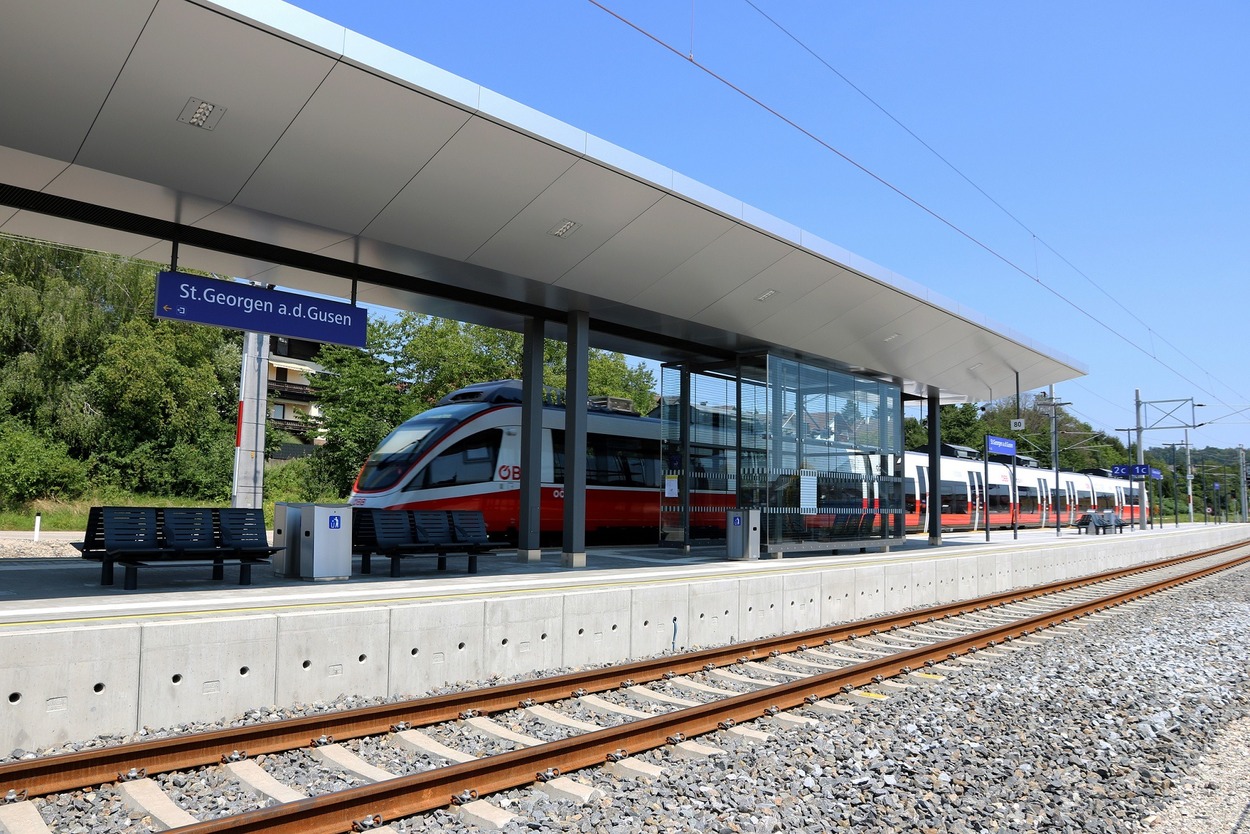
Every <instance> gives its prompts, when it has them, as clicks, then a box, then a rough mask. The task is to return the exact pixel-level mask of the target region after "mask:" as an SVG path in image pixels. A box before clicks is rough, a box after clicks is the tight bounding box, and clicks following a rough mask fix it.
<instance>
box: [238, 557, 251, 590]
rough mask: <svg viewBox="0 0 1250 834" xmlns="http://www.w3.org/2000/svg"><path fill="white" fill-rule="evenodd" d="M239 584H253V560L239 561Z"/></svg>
mask: <svg viewBox="0 0 1250 834" xmlns="http://www.w3.org/2000/svg"><path fill="white" fill-rule="evenodd" d="M239 584H240V585H251V584H252V563H251V562H240V563H239Z"/></svg>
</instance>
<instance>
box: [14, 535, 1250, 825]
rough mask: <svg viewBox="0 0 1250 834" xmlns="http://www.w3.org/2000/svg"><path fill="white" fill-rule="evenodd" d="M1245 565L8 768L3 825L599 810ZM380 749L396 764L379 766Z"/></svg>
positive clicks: (1180, 568)
mask: <svg viewBox="0 0 1250 834" xmlns="http://www.w3.org/2000/svg"><path fill="white" fill-rule="evenodd" d="M1246 561H1250V550H1248V549H1247V547H1246V546H1245V545H1239V546H1236V547H1226V548H1219V549H1216V550H1212V551H1207V552H1204V553H1200V554H1194V555H1191V556H1188V557H1182V558H1178V559H1171V560H1167V561H1164V562H1159V563H1154V564H1152V565H1146V566H1139V567H1138V568H1134V569H1125V570H1119V571H1113V572H1108V573H1105V574H1100V575H1097V576H1093V577H1087V578H1085V579H1082V580H1069V581H1063V582H1057V583H1051V584H1049V585H1045V586H1040V587H1038V588H1031V589H1025V590H1019V591H1015V592H1009V593H1004V594H997V595H993V596H990V597H983V598H979V599H975V600H968V601H964V602H960V603H953V604H949V605H942V606H936V607H932V608H927V609H922V610H916V611H910V612H905V613H902V614H895V615H890V616H886V617H880V618H875V619H872V620H865V621H860V622H855V623H848V624H844V625H839V626H833V627H828V628H823V629H818V630H814V631H809V632H805V633H802V634H796V635H784V636H780V637H775V638H769V639H764V640H756V641H751V642H748V643H741V644H736V645H733V646H726V647H720V648H716V649H707V650H703V651H697V652H693V653H687V654H682V655H678V656H671V657H663V658H657V659H653V660H646V661H640V662H636V663H631V664H624V665H620V666H615V667H611V668H605V669H596V670H591V671H586V672H578V673H574V674H569V675H562V676H558V677H552V678H543V679H538V680H531V681H524V682H520V683H513V684H506V685H501V686H494V687H490V688H486V689H479V690H472V691H465V692H460V693H455V694H451V695H442V696H437V697H431V698H423V699H419V700H414V701H407V702H402V703H396V704H388V705H385V706H379V707H368V708H363V709H356V710H351V711H345V712H339V713H329V714H324V715H318V716H314V717H306V718H299V719H293V720H290V721H282V722H274V723H268V724H258V725H252V726H247V727H239V728H231V729H228V730H218V731H213V732H209V733H201V734H196V735H187V736H178V737H172V738H167V739H158V740H153V741H147V742H141V743H136V744H127V745H120V746H117V747H111V748H104V749H99V750H92V751H85V752H80V753H72V754H63V755H56V756H48V757H44V758H39V759H30V760H24V761H17V762H10V763H6V764H0V827H2V828H6V829H8V830H9V831H10V832H12V831H14V830H20V831H22V832H23V834H25V833H26V832H32V834H38V832H40V831H42V830H46V828H47V824H46V822H45V819H46V818H47V817H46V816H45V813H46V814H48V815H53V814H54V810H50V809H55V808H56V807H58V806H59V805H64V804H65V803H63V802H62V803H58V802H57V801H56V800H55V797H57V796H65V795H66V794H68V793H71V792H73V791H76V790H82V789H98V790H101V791H103V790H107V791H109V792H110V793H112V794H116V795H117V797H118V798H119V801H121V802H123V803H125V804H127V805H129V806H131V807H138V808H141V809H142V812H141V815H142V814H146V815H148V816H150V817H152V827H155V828H176V829H177V830H179V831H183V832H188V833H191V832H195V834H198V833H199V832H215V831H226V830H230V831H235V832H249V831H277V832H286V831H290V832H296V831H298V832H300V834H312V833H313V832H339V831H350V830H353V829H355V830H364V829H371V828H379V827H381V826H382V825H384V823H385V821H386V820H394V819H399V818H402V817H407V816H412V815H414V814H419V813H423V812H427V811H430V810H433V809H439V808H446V807H448V806H449V805H460V806H461V808H462V810H463V811H464V812H466V813H488V811H487V810H485V809H484V806H483V805H482V801H481V799H480V797H481V796H484V795H486V794H488V793H492V792H496V791H501V790H504V789H507V788H512V787H516V786H519V785H526V784H531V783H535V782H536V781H537V782H539V783H541V784H543V785H544V787H545V789H547V790H548V791H558V792H560V795H561V796H563V797H565V798H569V799H572V800H574V801H578V800H579V798H580V800H581V801H587V800H589V799H590V798H591V797H593V789H591V788H590V787H589V786H585V785H581V784H579V783H577V782H575V781H573V780H571V779H569V778H568V777H567V776H564V775H563V774H568V773H572V772H574V771H577V770H580V769H582V768H587V767H591V766H597V765H605V764H607V765H608V766H609V767H611V768H612V769H614V770H615V771H616V772H618V773H619V774H622V775H628V774H631V773H639V774H644V775H654V766H653V765H648V764H647V763H646V762H641V761H639V760H638V759H637V758H636V756H637V755H638V754H640V753H643V752H644V751H648V750H652V749H654V748H658V747H664V746H672V747H673V748H674V749H676V750H677V751H678V752H680V753H684V754H686V755H691V756H697V755H706V754H709V753H713V752H715V751H712V750H708V749H707V748H706V745H701V744H700V743H699V742H696V741H694V739H696V738H697V737H699V736H702V735H706V734H709V733H714V732H717V731H721V732H732V733H737V734H741V735H748V736H756V737H762V736H763V734H762V733H760V732H759V731H757V730H753V729H752V728H750V727H748V726H745V725H746V724H747V722H752V721H754V720H756V719H759V718H761V717H765V716H772V717H773V719H774V720H776V721H782V722H791V723H808V722H812V721H815V720H819V719H817V718H814V717H813V716H815V715H819V714H821V713H831V712H838V711H844V710H845V709H847V707H845V706H844V705H843V704H841V703H838V702H836V701H834V700H832V699H833V698H835V697H837V696H839V695H847V694H851V693H859V694H863V695H866V696H867V697H871V696H872V694H873V690H875V689H881V688H887V687H890V686H897V685H899V684H897V683H892V682H891V679H894V678H896V677H898V676H906V680H907V681H909V682H912V683H915V682H919V681H923V680H926V679H933V678H934V677H936V676H937V675H936V673H937V672H940V671H942V669H943V664H946V663H950V662H952V661H955V660H966V659H968V658H969V657H973V656H975V655H976V654H977V653H978V652H983V651H985V650H987V649H988V650H991V651H993V650H998V649H1000V648H1001V647H1004V646H1005V645H1006V644H1007V643H1011V642H1013V641H1016V640H1019V639H1020V638H1029V637H1035V636H1036V635H1037V634H1038V633H1039V632H1041V631H1042V630H1044V629H1047V628H1050V627H1053V626H1057V625H1062V624H1064V623H1065V622H1069V621H1071V620H1073V619H1075V618H1078V617H1083V616H1086V615H1088V614H1091V613H1095V612H1097V611H1101V610H1103V609H1105V608H1107V607H1109V606H1114V605H1118V604H1121V603H1124V602H1127V601H1130V600H1133V599H1137V598H1140V597H1142V596H1145V595H1148V594H1152V593H1156V592H1158V591H1160V590H1164V589H1166V588H1168V587H1172V586H1174V585H1177V584H1180V583H1183V582H1188V581H1192V580H1194V579H1197V578H1200V577H1202V576H1205V575H1209V574H1210V573H1214V572H1217V571H1220V570H1224V569H1227V568H1229V567H1234V566H1236V565H1239V564H1242V563H1244V562H1246ZM982 656H984V655H982ZM865 688H866V689H865ZM796 709H797V710H799V711H800V712H797V713H796V712H791V711H792V710H796ZM760 740H763V738H760ZM383 750H388V751H392V753H391V755H390V756H389V758H390V759H391V760H392V763H382V764H381V766H379V764H375V763H371V761H370V759H372V760H373V761H374V762H377V761H378V758H379V751H383ZM395 751H399V752H395ZM277 757H296V758H297V760H298V765H297V769H298V770H301V771H304V772H308V773H316V774H320V775H316V776H314V778H313V780H312V782H311V784H308V785H296V786H292V785H289V784H282V783H280V782H278V781H277V780H275V779H274V778H273V777H271V776H269V775H268V773H267V772H266V770H265V769H264V768H263V767H262V766H261V763H262V762H265V761H266V760H269V759H276V758H277ZM448 763H449V764H448ZM192 768H209V769H214V772H215V773H217V775H216V776H215V777H214V778H216V779H217V780H218V781H220V782H226V783H229V784H230V785H233V786H235V788H233V789H236V790H238V791H243V792H249V793H251V794H255V795H257V796H258V797H260V798H259V799H257V800H256V801H255V802H254V803H253V804H254V805H258V806H260V807H254V808H253V809H252V810H248V811H246V812H244V813H229V814H227V815H223V816H218V815H217V814H219V813H220V809H218V808H214V807H206V806H205V805H204V804H203V803H201V804H200V806H199V807H189V808H182V807H179V806H178V804H177V803H175V802H174V801H173V799H171V798H170V793H171V792H172V793H174V794H175V795H177V791H176V782H177V780H176V779H174V780H172V781H171V780H170V778H169V777H168V774H171V773H177V772H180V771H183V770H187V769H192ZM388 768H389V769H388ZM159 774H165V776H163V777H162V776H159ZM162 780H163V782H162ZM96 786H100V787H98V788H97V787H96ZM183 801H186V800H185V799H184V800H183ZM189 804H191V805H194V804H195V803H194V802H191V803H189ZM41 808H42V809H43V810H42V811H41V810H40V809H41ZM100 830H107V829H100Z"/></svg>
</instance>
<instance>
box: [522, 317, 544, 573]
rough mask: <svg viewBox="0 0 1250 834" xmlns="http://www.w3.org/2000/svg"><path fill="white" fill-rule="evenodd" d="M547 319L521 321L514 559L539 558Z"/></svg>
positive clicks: (540, 556)
mask: <svg viewBox="0 0 1250 834" xmlns="http://www.w3.org/2000/svg"><path fill="white" fill-rule="evenodd" d="M546 325H547V322H546V320H544V319H541V318H536V317H533V316H531V317H529V318H527V319H526V320H525V344H524V347H523V348H522V355H521V379H522V383H521V438H520V439H521V495H520V509H519V511H518V516H517V559H518V560H519V561H522V562H537V561H539V560H540V559H541V558H542V555H543V553H542V549H541V547H542V544H541V540H540V536H541V532H542V523H541V519H542V474H543V473H542V459H543V338H544V336H545V334H546Z"/></svg>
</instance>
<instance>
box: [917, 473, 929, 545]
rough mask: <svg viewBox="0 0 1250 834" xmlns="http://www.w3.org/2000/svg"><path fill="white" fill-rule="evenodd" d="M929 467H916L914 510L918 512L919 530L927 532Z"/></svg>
mask: <svg viewBox="0 0 1250 834" xmlns="http://www.w3.org/2000/svg"><path fill="white" fill-rule="evenodd" d="M930 500H931V499H930V496H929V467H927V466H917V467H916V510H917V512H919V513H920V532H922V533H927V532H929V501H930Z"/></svg>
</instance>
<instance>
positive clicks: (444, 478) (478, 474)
mask: <svg viewBox="0 0 1250 834" xmlns="http://www.w3.org/2000/svg"><path fill="white" fill-rule="evenodd" d="M502 437H503V431H501V430H500V429H490V430H488V431H482V432H478V433H477V434H474V435H471V436H469V437H466V438H465V439H464V440H461V441H459V442H457V443H455V444H454V445H452V446H450V447H448V448H447V449H446V450H444V451H443V452H442V454H440V455H439V456H438V457H436V458H434V460H432V461H430V463H429V465H427V466H426V467H425V472H424V475H423V477H422V478H420V479H419V481H420V484H421V489H433V488H434V487H445V486H455V485H457V484H481V483H485V482H487V481H489V480H491V478H493V477H494V473H495V460H496V459H497V458H498V457H499V442H500V440H501V439H502Z"/></svg>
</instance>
